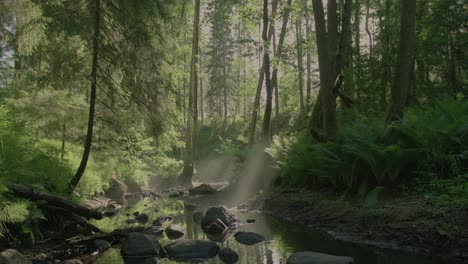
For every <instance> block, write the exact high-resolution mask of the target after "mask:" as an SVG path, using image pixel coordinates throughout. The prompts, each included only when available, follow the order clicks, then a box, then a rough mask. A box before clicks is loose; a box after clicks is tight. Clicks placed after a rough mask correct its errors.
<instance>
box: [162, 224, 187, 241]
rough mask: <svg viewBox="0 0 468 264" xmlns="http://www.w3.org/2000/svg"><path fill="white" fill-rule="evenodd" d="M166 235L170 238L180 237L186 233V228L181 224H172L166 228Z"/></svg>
mask: <svg viewBox="0 0 468 264" xmlns="http://www.w3.org/2000/svg"><path fill="white" fill-rule="evenodd" d="M166 235H167V237H168V238H169V239H171V240H173V239H179V238H181V237H183V236H184V235H185V229H184V228H183V227H182V226H180V225H175V224H172V225H170V226H169V227H168V228H166Z"/></svg>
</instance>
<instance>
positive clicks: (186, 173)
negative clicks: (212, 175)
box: [182, 0, 200, 186]
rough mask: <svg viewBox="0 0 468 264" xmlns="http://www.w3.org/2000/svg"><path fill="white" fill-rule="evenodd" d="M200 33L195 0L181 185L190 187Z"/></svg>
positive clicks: (196, 104) (193, 157) (197, 0)
mask: <svg viewBox="0 0 468 264" xmlns="http://www.w3.org/2000/svg"><path fill="white" fill-rule="evenodd" d="M199 33H200V0H195V14H194V19H193V38H192V60H191V63H190V96H189V113H190V115H191V116H189V117H188V118H187V139H186V143H185V146H186V147H185V159H184V169H183V171H182V184H183V185H185V186H192V177H193V171H194V163H195V151H196V142H197V130H198V51H199Z"/></svg>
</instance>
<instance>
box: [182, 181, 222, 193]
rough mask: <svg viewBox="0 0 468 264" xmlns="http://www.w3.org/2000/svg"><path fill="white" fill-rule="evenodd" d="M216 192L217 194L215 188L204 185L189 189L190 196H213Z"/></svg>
mask: <svg viewBox="0 0 468 264" xmlns="http://www.w3.org/2000/svg"><path fill="white" fill-rule="evenodd" d="M216 192H218V190H217V189H216V188H214V187H213V186H211V185H209V184H206V183H203V184H201V185H198V186H197V187H193V188H191V189H189V194H190V195H207V194H213V193H216Z"/></svg>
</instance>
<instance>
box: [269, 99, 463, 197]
mask: <svg viewBox="0 0 468 264" xmlns="http://www.w3.org/2000/svg"><path fill="white" fill-rule="evenodd" d="M267 152H268V153H269V154H271V156H272V157H273V158H274V160H275V166H276V168H277V170H278V179H277V183H278V184H279V185H281V186H285V187H292V186H313V185H321V186H330V187H333V188H335V189H339V190H342V191H344V192H347V193H349V192H351V193H353V192H354V193H357V192H358V191H360V189H362V186H363V185H364V186H366V189H367V190H370V189H371V188H374V187H377V186H385V187H391V186H398V185H399V186H401V185H403V186H406V187H408V188H410V189H412V190H414V191H418V192H424V193H432V194H446V195H445V197H446V198H447V197H452V195H451V194H456V195H457V196H458V197H465V198H467V199H468V184H467V183H466V182H467V181H466V180H467V171H468V102H467V101H466V100H464V99H463V98H461V97H459V98H457V99H454V98H450V97H444V98H441V99H439V100H437V101H436V102H435V104H433V105H430V106H426V107H412V108H409V109H408V110H407V112H406V114H405V118H404V120H401V122H397V123H393V124H391V125H389V126H386V125H385V122H384V118H383V117H382V116H376V117H370V118H369V117H363V116H355V117H353V118H351V119H349V118H348V120H347V121H346V122H342V124H341V126H340V129H339V134H338V137H337V140H336V141H333V142H331V141H329V142H325V143H320V142H317V141H316V140H314V139H313V138H312V136H310V135H309V134H304V133H296V134H294V135H289V136H281V137H276V138H275V139H274V142H273V144H272V147H271V148H269V149H267ZM447 188H448V189H447ZM437 197H439V198H440V197H444V196H440V195H438V196H437Z"/></svg>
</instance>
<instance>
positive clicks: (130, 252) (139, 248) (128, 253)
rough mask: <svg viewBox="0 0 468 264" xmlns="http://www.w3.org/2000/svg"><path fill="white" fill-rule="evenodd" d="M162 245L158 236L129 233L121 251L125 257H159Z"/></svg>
mask: <svg viewBox="0 0 468 264" xmlns="http://www.w3.org/2000/svg"><path fill="white" fill-rule="evenodd" d="M160 251H161V245H160V244H159V241H158V239H157V237H155V236H152V235H147V234H142V233H136V232H132V233H129V234H128V235H127V236H126V237H125V239H124V241H123V243H122V246H121V249H120V253H121V254H122V256H123V257H124V258H125V257H132V256H140V257H141V256H146V257H158V256H159V253H160Z"/></svg>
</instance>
